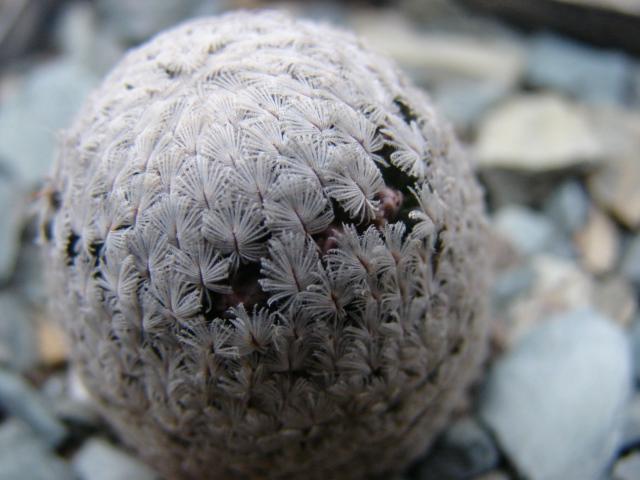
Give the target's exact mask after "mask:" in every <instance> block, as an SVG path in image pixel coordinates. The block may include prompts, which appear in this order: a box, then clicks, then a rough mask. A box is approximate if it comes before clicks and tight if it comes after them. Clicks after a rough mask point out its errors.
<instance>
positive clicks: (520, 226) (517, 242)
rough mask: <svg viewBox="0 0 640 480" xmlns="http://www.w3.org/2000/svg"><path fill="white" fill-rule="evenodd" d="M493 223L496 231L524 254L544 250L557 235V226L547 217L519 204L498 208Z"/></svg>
mask: <svg viewBox="0 0 640 480" xmlns="http://www.w3.org/2000/svg"><path fill="white" fill-rule="evenodd" d="M493 224H494V227H495V229H496V231H497V232H498V233H499V234H500V235H501V236H503V237H504V238H506V239H507V240H509V241H510V242H511V243H512V244H513V246H514V247H515V248H516V250H518V251H519V252H520V253H522V254H523V255H533V254H535V253H540V252H542V251H544V250H545V249H546V248H547V247H548V246H549V245H551V243H552V242H553V240H554V236H555V228H554V226H553V224H552V223H551V222H550V221H549V219H548V218H547V217H545V216H544V215H541V214H539V213H537V212H534V211H533V210H530V209H528V208H526V207H521V206H517V205H510V206H506V207H503V208H501V209H500V210H498V211H497V212H496V214H495V216H494V219H493Z"/></svg>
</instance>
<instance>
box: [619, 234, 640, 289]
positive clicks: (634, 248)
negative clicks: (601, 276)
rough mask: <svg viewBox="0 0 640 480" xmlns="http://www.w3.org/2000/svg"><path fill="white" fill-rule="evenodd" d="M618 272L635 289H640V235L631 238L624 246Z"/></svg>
mask: <svg viewBox="0 0 640 480" xmlns="http://www.w3.org/2000/svg"><path fill="white" fill-rule="evenodd" d="M620 271H621V272H622V274H623V275H624V276H625V277H626V278H628V279H629V280H630V281H631V282H633V283H634V284H635V285H636V286H637V287H640V234H638V235H636V236H635V237H633V238H632V239H631V241H630V242H629V243H628V245H627V246H626V249H625V251H624V254H623V256H622V262H621V265H620Z"/></svg>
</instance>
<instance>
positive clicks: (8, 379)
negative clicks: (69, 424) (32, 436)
mask: <svg viewBox="0 0 640 480" xmlns="http://www.w3.org/2000/svg"><path fill="white" fill-rule="evenodd" d="M0 408H2V409H3V410H5V411H6V412H8V413H9V414H10V415H13V416H15V417H17V418H19V419H20V420H22V421H23V422H25V423H26V424H28V425H29V426H30V427H31V428H32V429H33V430H34V431H36V432H37V433H38V435H39V436H40V438H42V439H43V441H44V442H46V444H47V445H49V446H51V447H56V446H58V445H60V444H61V443H62V442H63V441H64V440H65V439H66V437H67V431H66V429H65V427H64V425H63V424H62V423H61V422H60V421H59V420H58V419H57V418H56V416H55V415H54V413H53V411H52V409H51V408H50V406H49V405H48V404H47V403H46V402H45V401H44V400H43V398H42V397H41V396H40V394H39V393H38V392H37V391H36V390H35V389H34V388H32V387H30V386H29V385H28V384H27V383H26V382H25V381H24V380H23V379H22V378H21V377H19V376H18V375H16V374H15V373H12V372H10V371H8V370H4V369H1V368H0Z"/></svg>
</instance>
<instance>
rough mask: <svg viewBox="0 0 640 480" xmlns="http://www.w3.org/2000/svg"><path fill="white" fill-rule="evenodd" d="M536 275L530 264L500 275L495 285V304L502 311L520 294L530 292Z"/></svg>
mask: <svg viewBox="0 0 640 480" xmlns="http://www.w3.org/2000/svg"><path fill="white" fill-rule="evenodd" d="M535 277H536V274H535V272H534V270H533V267H532V266H531V265H530V264H528V263H527V264H525V265H521V266H518V267H516V268H512V269H509V270H507V271H505V272H502V273H500V275H498V277H497V278H496V279H495V281H494V283H493V287H492V288H493V291H492V293H493V302H494V305H495V306H496V308H498V309H500V308H503V307H505V306H506V305H508V304H509V303H511V301H512V300H513V299H514V298H515V297H517V296H518V295H519V294H521V293H523V292H526V291H527V290H529V289H530V288H531V287H532V286H533V284H534V281H535Z"/></svg>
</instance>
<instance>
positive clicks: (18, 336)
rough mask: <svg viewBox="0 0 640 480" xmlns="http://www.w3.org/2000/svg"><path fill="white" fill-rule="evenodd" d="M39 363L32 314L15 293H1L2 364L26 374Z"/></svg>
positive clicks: (0, 351) (0, 358)
mask: <svg viewBox="0 0 640 480" xmlns="http://www.w3.org/2000/svg"><path fill="white" fill-rule="evenodd" d="M37 362H38V354H37V348H36V335H35V328H34V326H33V320H32V312H31V311H30V309H29V308H28V306H27V305H26V304H25V303H24V301H23V300H22V299H21V298H20V297H18V296H17V295H16V294H15V292H11V291H7V290H5V291H2V292H0V364H5V365H7V366H8V367H9V368H11V369H13V370H16V371H19V372H24V371H26V370H28V369H30V368H33V367H34V366H35V365H36V364H37Z"/></svg>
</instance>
